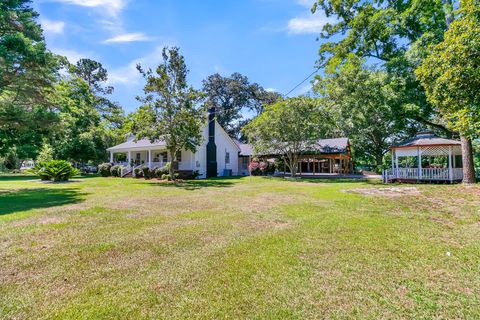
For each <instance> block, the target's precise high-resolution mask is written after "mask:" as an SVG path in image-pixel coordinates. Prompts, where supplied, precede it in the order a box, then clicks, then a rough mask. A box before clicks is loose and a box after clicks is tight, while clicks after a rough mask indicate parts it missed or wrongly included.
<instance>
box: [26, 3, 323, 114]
mask: <svg viewBox="0 0 480 320" xmlns="http://www.w3.org/2000/svg"><path fill="white" fill-rule="evenodd" d="M313 1H314V0H238V1H237V0H232V1H230V0H228V1H227V0H204V1H197V0H186V1H178V0H158V1H157V0H156V1H153V0H150V1H148V0H36V1H34V7H35V9H36V10H37V11H38V12H39V13H40V23H41V24H42V27H43V29H44V33H45V37H46V40H47V46H48V47H49V49H50V50H52V51H53V52H56V53H58V54H62V55H65V56H67V57H68V58H69V60H70V61H71V62H75V61H76V60H78V59H79V58H82V57H89V58H92V59H94V60H97V61H99V62H101V63H102V64H103V65H104V66H105V67H106V68H107V70H108V72H109V77H110V80H109V82H110V83H109V84H110V85H112V86H114V87H115V93H114V94H113V100H116V101H119V102H120V103H121V105H122V106H123V107H124V108H125V110H126V111H127V112H130V111H133V110H135V109H136V108H137V107H138V106H139V103H138V102H137V101H136V100H135V96H137V95H139V94H140V95H141V94H142V85H143V81H142V78H141V77H140V76H139V74H138V72H137V71H136V69H135V65H136V64H137V63H139V62H140V63H142V65H143V66H146V67H154V66H155V65H156V64H158V63H159V62H160V60H161V55H160V53H161V49H162V48H163V47H164V46H166V45H168V46H178V47H180V50H181V52H182V54H183V55H184V56H185V59H186V62H187V65H188V67H189V69H190V74H189V82H190V83H191V84H192V85H193V86H194V87H196V88H200V86H201V81H202V79H204V78H206V77H207V76H208V75H210V74H213V73H215V72H219V73H220V74H222V75H229V74H231V73H233V72H240V73H242V74H244V75H246V76H248V78H249V79H250V81H252V82H257V83H259V84H260V85H262V86H263V87H265V88H267V89H272V90H276V91H278V92H280V93H286V92H288V91H289V90H290V89H291V88H293V87H294V86H295V85H296V84H298V83H299V82H300V81H301V80H303V79H304V78H305V77H306V76H307V75H308V74H309V73H311V72H312V71H313V70H314V65H315V61H316V59H317V52H318V48H319V46H320V43H319V42H318V41H316V38H317V35H318V33H319V31H320V29H321V27H322V26H323V25H324V24H325V23H326V21H327V19H326V18H325V17H324V16H323V15H322V14H321V13H317V14H315V15H312V14H311V13H310V7H311V4H312V2H313ZM308 90H309V85H308V83H305V84H304V85H303V86H300V87H299V88H298V89H297V90H296V91H295V92H293V93H292V94H291V95H298V94H302V93H305V92H307V91H308Z"/></svg>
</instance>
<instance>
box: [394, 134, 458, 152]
mask: <svg viewBox="0 0 480 320" xmlns="http://www.w3.org/2000/svg"><path fill="white" fill-rule="evenodd" d="M457 145H461V142H460V141H458V140H452V139H445V138H440V137H438V136H437V135H435V134H434V133H433V132H419V133H417V135H416V136H415V137H413V138H411V139H408V140H406V141H403V142H402V143H399V144H397V145H394V146H392V147H391V148H392V149H395V148H414V147H432V146H457Z"/></svg>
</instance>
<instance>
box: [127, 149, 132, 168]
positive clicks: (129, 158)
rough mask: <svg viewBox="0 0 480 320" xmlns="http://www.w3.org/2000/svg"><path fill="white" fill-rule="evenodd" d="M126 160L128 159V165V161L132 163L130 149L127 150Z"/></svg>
mask: <svg viewBox="0 0 480 320" xmlns="http://www.w3.org/2000/svg"><path fill="white" fill-rule="evenodd" d="M127 161H128V165H130V163H132V152H131V151H128V156H127Z"/></svg>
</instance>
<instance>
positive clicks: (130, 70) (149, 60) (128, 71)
mask: <svg viewBox="0 0 480 320" xmlns="http://www.w3.org/2000/svg"><path fill="white" fill-rule="evenodd" d="M163 47H164V46H163V45H162V46H157V47H156V48H155V49H154V50H153V51H152V52H151V53H149V54H148V55H146V56H144V57H140V58H137V59H134V60H132V61H130V62H129V63H128V64H127V65H125V66H123V67H120V68H116V69H110V71H109V72H108V84H110V85H113V84H122V85H125V86H127V87H134V86H138V85H139V84H140V83H141V80H142V76H141V75H140V73H139V72H138V70H137V64H141V65H142V67H144V68H145V69H147V68H149V67H153V66H155V65H156V64H158V63H159V62H160V59H161V57H162V50H163Z"/></svg>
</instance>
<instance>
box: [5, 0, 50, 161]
mask: <svg viewBox="0 0 480 320" xmlns="http://www.w3.org/2000/svg"><path fill="white" fill-rule="evenodd" d="M30 4H31V1H29V0H6V1H2V2H0V154H5V153H7V152H9V150H10V149H12V148H15V149H16V150H17V152H19V156H21V157H33V156H34V155H35V153H36V152H37V150H38V148H39V147H40V145H41V143H42V140H43V139H42V137H43V136H45V135H47V134H48V133H49V132H50V129H51V128H52V125H53V124H54V123H55V122H56V121H57V117H56V114H55V107H54V105H53V104H51V102H50V101H49V100H48V97H49V94H50V93H51V90H52V87H53V84H54V82H55V81H56V76H57V71H58V68H59V63H58V59H57V57H56V56H55V55H53V54H52V53H50V52H49V51H48V50H47V49H46V47H45V41H44V39H43V35H42V29H41V27H40V25H39V24H38V23H37V22H36V18H37V17H38V14H37V13H36V12H35V11H34V10H33V9H32V8H31V7H30Z"/></svg>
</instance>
